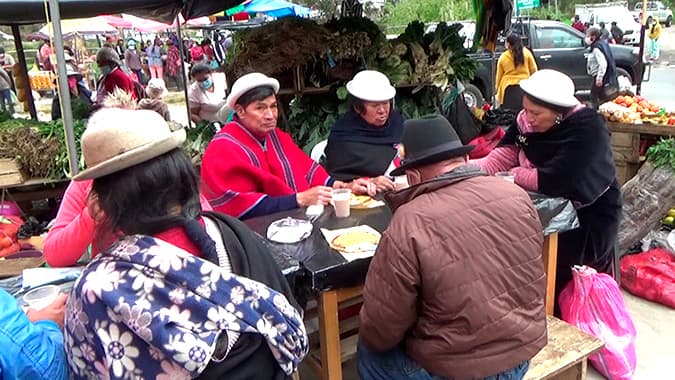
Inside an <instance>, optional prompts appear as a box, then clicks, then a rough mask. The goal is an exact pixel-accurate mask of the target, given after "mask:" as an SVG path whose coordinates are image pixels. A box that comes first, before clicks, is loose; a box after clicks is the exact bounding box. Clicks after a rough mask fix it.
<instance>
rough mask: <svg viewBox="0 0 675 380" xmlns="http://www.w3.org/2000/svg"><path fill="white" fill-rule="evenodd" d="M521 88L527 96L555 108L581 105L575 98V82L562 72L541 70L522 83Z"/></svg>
mask: <svg viewBox="0 0 675 380" xmlns="http://www.w3.org/2000/svg"><path fill="white" fill-rule="evenodd" d="M520 88H521V89H522V90H523V91H524V92H525V93H526V94H528V95H530V96H533V97H535V98H537V99H539V100H541V101H543V102H545V103H548V104H552V105H554V106H560V107H574V106H576V105H577V104H579V100H578V99H577V98H575V97H574V82H572V79H570V77H568V76H567V75H565V74H563V73H561V72H560V71H556V70H549V69H545V70H539V71H537V72H535V73H534V74H532V76H530V77H529V78H528V79H523V80H522V81H520Z"/></svg>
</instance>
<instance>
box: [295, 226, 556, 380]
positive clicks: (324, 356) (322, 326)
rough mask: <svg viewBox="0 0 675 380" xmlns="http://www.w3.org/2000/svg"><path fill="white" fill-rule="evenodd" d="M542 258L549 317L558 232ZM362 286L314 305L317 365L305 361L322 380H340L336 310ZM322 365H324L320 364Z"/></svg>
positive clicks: (355, 296)
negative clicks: (317, 329)
mask: <svg viewBox="0 0 675 380" xmlns="http://www.w3.org/2000/svg"><path fill="white" fill-rule="evenodd" d="M542 259H543V260H544V269H545V271H546V301H545V305H546V314H547V315H549V316H552V315H553V309H554V307H555V278H556V264H557V262H558V233H557V232H554V233H552V234H550V235H548V236H545V237H544V245H543V247H542ZM362 295H363V286H356V287H352V288H345V289H332V290H327V291H323V292H321V294H320V295H319V304H318V319H319V339H320V342H321V355H320V359H321V361H320V362H319V361H318V360H315V359H314V358H313V357H312V356H311V355H309V356H307V359H305V362H306V363H307V364H308V365H309V366H310V367H311V368H312V370H314V372H316V373H318V374H319V375H320V378H321V379H322V380H341V379H342V362H343V359H344V358H343V355H342V351H343V349H342V344H341V338H340V320H339V318H338V310H339V306H340V303H342V302H347V301H350V300H355V299H359V298H361V296H362ZM324 363H325V364H324Z"/></svg>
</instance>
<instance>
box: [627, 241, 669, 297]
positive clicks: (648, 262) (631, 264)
mask: <svg viewBox="0 0 675 380" xmlns="http://www.w3.org/2000/svg"><path fill="white" fill-rule="evenodd" d="M621 286H623V287H624V288H625V289H626V290H628V291H629V292H631V293H633V294H635V295H636V296H638V297H642V298H644V299H647V300H650V301H654V302H658V303H660V304H663V305H666V306H670V307H672V308H674V309H675V256H673V255H672V254H671V253H670V252H668V250H666V249H663V248H656V249H651V250H649V251H647V252H642V253H639V254H637V255H628V256H624V257H622V258H621Z"/></svg>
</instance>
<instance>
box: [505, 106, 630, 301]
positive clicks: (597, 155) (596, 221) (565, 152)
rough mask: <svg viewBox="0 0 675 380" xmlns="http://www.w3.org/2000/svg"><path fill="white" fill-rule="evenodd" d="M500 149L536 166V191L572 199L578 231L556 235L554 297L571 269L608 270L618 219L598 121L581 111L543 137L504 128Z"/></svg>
mask: <svg viewBox="0 0 675 380" xmlns="http://www.w3.org/2000/svg"><path fill="white" fill-rule="evenodd" d="M500 145H502V146H509V145H510V146H513V145H515V146H517V147H519V148H521V149H522V150H523V152H524V153H525V156H526V157H527V159H528V160H530V162H532V164H533V165H534V166H535V167H536V168H537V173H538V177H539V181H538V186H539V192H540V193H542V194H544V195H547V196H551V197H563V198H567V199H569V200H572V201H573V202H574V204H575V206H576V207H577V215H578V217H579V224H580V227H579V228H577V229H575V230H572V231H567V232H564V233H562V234H560V237H559V240H558V267H557V276H556V295H558V294H560V291H561V290H562V289H563V287H564V286H565V285H567V283H568V282H569V281H570V280H571V279H572V272H571V270H570V267H571V266H572V265H581V264H585V265H590V266H591V267H593V268H595V269H596V270H598V271H600V272H607V273H608V272H610V270H611V263H612V260H613V259H614V245H615V243H616V239H617V236H618V232H619V219H620V217H621V190H620V188H619V184H618V182H617V180H616V178H615V177H616V169H615V167H614V161H613V158H612V150H611V142H610V135H609V131H608V130H607V128H606V127H605V123H604V120H603V119H602V117H601V116H600V115H599V114H598V113H597V112H595V111H594V110H592V109H590V108H583V109H581V110H579V111H577V112H574V113H573V114H572V115H570V116H568V117H567V118H565V119H564V120H563V121H562V122H561V123H560V124H559V125H557V126H555V127H553V128H551V129H550V130H548V131H546V132H543V133H536V132H535V133H522V134H521V133H520V132H519V130H518V127H517V125H515V123H514V125H513V126H512V127H511V128H509V130H508V132H507V133H506V136H504V138H503V139H502V141H501V143H500Z"/></svg>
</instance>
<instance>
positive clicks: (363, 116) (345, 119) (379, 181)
mask: <svg viewBox="0 0 675 380" xmlns="http://www.w3.org/2000/svg"><path fill="white" fill-rule="evenodd" d="M347 91H348V92H349V97H348V99H349V105H350V109H349V111H347V113H346V114H344V115H343V116H342V117H340V119H339V120H338V121H337V122H336V123H335V125H333V128H331V131H330V135H329V136H328V144H327V145H326V160H325V165H326V170H327V171H328V173H329V174H330V175H331V176H333V177H334V178H336V179H339V180H342V181H351V180H353V179H354V178H359V177H366V178H370V179H371V180H372V181H373V183H375V185H376V186H377V190H378V191H388V190H393V189H394V182H393V181H392V180H391V179H389V178H388V177H386V176H385V175H384V174H385V172H386V171H387V169H388V168H389V167H390V165H391V162H392V160H393V159H394V158H395V157H396V153H397V150H396V146H397V145H398V144H399V143H400V142H401V136H402V135H403V117H402V116H401V114H400V113H399V112H398V111H396V110H394V109H393V100H394V96H395V95H396V89H395V88H394V87H393V86H392V85H391V83H389V79H388V78H387V77H386V76H385V75H384V74H382V73H380V72H378V71H373V70H364V71H361V72H359V73H358V74H356V75H355V76H354V78H353V79H352V80H351V81H349V83H347Z"/></svg>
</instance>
